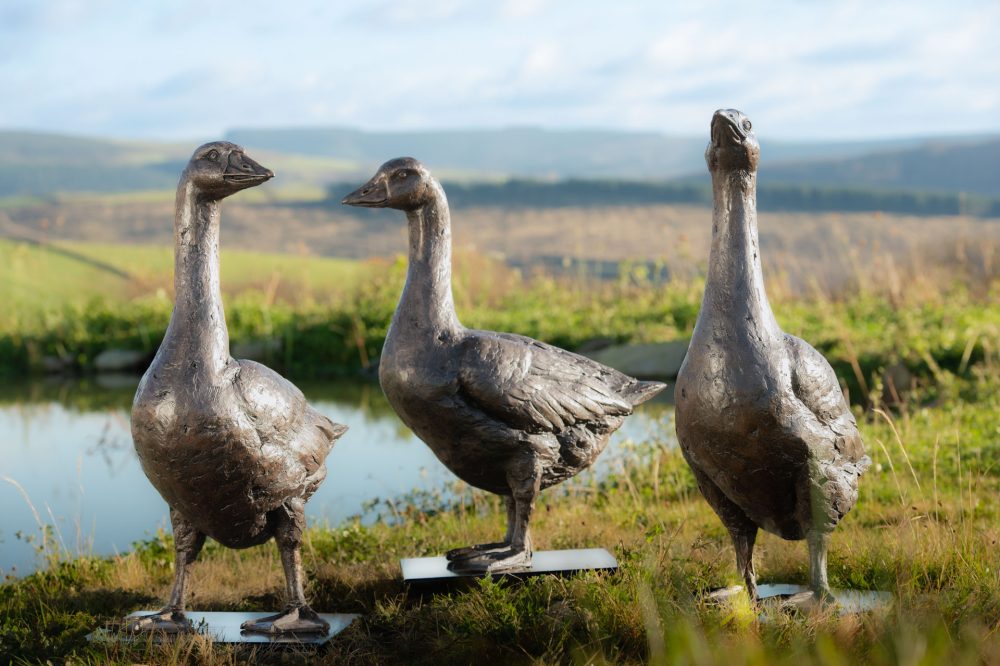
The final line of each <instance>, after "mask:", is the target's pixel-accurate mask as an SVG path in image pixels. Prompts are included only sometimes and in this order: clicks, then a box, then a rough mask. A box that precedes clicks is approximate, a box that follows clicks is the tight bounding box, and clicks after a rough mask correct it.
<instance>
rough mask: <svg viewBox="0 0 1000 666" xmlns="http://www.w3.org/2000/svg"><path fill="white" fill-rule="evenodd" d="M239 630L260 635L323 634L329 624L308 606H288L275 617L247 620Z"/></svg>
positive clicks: (327, 629) (328, 628)
mask: <svg viewBox="0 0 1000 666" xmlns="http://www.w3.org/2000/svg"><path fill="white" fill-rule="evenodd" d="M240 629H241V630H242V631H252V632H256V633H260V634H325V633H327V632H328V631H330V623H329V622H327V621H326V620H324V619H323V618H321V617H320V616H319V614H318V613H317V612H316V611H314V610H313V609H312V608H310V607H309V606H290V607H288V608H286V609H285V610H284V611H282V612H281V613H277V614H275V615H268V616H267V617H262V618H260V619H259V620H247V621H246V622H244V623H243V624H242V625H240Z"/></svg>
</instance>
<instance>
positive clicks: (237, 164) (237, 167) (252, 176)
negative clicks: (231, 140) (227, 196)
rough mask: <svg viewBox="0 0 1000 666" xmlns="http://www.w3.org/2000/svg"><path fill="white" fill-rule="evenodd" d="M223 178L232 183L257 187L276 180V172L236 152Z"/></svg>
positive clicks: (230, 157) (231, 156)
mask: <svg viewBox="0 0 1000 666" xmlns="http://www.w3.org/2000/svg"><path fill="white" fill-rule="evenodd" d="M222 178H223V179H224V180H226V181H227V182H230V183H242V184H246V185H257V184H259V183H263V182H264V181H266V180H271V179H272V178H274V172H273V171H271V170H270V169H268V168H265V167H264V166H262V165H260V164H259V163H257V162H256V161H255V160H252V159H250V158H249V157H247V156H246V155H244V154H242V153H236V152H235V151H234V152H233V153H232V154H231V155H230V156H229V164H228V165H226V171H225V173H224V174H223V175H222Z"/></svg>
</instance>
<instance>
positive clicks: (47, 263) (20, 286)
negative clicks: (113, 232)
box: [0, 240, 368, 316]
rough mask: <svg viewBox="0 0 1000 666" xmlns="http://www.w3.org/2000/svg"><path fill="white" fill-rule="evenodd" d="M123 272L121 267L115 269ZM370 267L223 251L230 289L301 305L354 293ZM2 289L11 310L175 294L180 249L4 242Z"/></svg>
mask: <svg viewBox="0 0 1000 666" xmlns="http://www.w3.org/2000/svg"><path fill="white" fill-rule="evenodd" d="M116 271H117V272H116ZM367 271H368V268H367V267H366V265H365V264H364V263H362V262H358V261H352V260H349V259H331V258H325V257H310V256H294V255H288V254H269V253H264V252H255V251H249V250H223V251H222V284H223V289H224V290H225V291H226V292H227V293H229V294H237V293H240V292H243V291H247V290H257V291H261V292H264V293H265V294H267V295H268V296H269V297H270V298H271V299H280V300H286V301H293V302H298V301H302V300H307V299H310V298H319V297H328V296H330V295H332V294H334V293H337V292H346V291H352V290H354V289H355V288H356V287H357V285H358V284H359V283H360V282H361V281H362V280H363V279H364V278H365V275H366V274H367ZM0 287H2V290H3V292H4V294H5V297H4V305H5V309H6V311H7V314H6V315H0V316H9V315H10V314H11V312H12V311H24V309H31V310H35V309H37V308H38V307H39V306H40V305H44V306H45V307H46V308H50V309H52V308H58V307H61V306H63V305H69V304H82V303H86V302H87V301H89V300H91V299H93V298H95V297H101V298H104V299H106V300H125V299H128V298H133V297H137V296H145V295H153V294H157V293H162V295H163V296H164V297H171V296H172V292H173V249H172V248H170V247H167V246H152V245H121V244H108V243H82V242H71V241H62V242H58V243H56V244H55V245H54V246H53V247H51V248H46V247H38V246H35V245H30V244H27V243H20V242H16V241H9V240H0Z"/></svg>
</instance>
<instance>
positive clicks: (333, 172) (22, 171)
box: [0, 128, 1000, 213]
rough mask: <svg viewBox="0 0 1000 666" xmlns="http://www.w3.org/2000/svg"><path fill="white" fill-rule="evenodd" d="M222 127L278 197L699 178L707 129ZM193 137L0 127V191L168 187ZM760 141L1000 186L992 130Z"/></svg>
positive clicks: (938, 185)
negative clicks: (151, 138)
mask: <svg viewBox="0 0 1000 666" xmlns="http://www.w3.org/2000/svg"><path fill="white" fill-rule="evenodd" d="M227 138H229V139H231V140H233V141H235V142H237V143H240V144H242V145H244V146H246V147H247V148H248V149H249V150H251V151H252V152H253V154H254V156H255V157H257V158H258V159H259V160H260V161H262V162H264V163H266V164H267V165H268V166H269V167H271V168H272V169H274V171H275V172H276V173H277V174H278V178H277V179H276V180H275V182H274V183H272V184H269V185H268V188H267V189H269V190H273V191H275V192H281V193H283V195H282V197H283V198H285V199H296V198H305V199H309V198H316V197H317V193H318V192H321V191H322V189H323V188H324V187H325V186H327V185H328V184H329V183H330V182H333V181H348V180H356V179H358V178H362V177H365V176H367V175H368V174H369V173H370V172H371V170H372V169H373V168H374V167H375V166H377V165H378V164H381V163H382V162H383V161H385V160H386V159H389V158H391V157H396V156H399V155H406V154H409V155H413V156H416V157H419V158H420V159H421V160H422V161H424V162H425V163H426V164H428V165H429V166H430V167H431V168H433V169H434V171H435V173H436V174H437V175H438V176H439V177H441V178H444V179H447V180H452V181H457V182H463V183H477V182H478V183H481V182H487V183H496V182H502V181H506V180H509V179H512V178H513V179H518V178H520V179H529V180H531V181H540V182H541V183H547V182H561V181H566V180H573V179H588V180H592V179H599V180H601V181H604V182H607V181H611V182H623V183H632V182H639V183H656V184H658V185H662V184H664V183H667V182H670V181H679V182H680V183H682V184H684V183H691V182H702V183H704V182H705V180H706V178H707V176H706V174H705V167H704V158H703V153H704V149H705V142H706V140H707V139H706V138H705V137H676V136H668V135H662V134H654V133H634V132H618V131H598V130H575V131H570V130H566V131H556V130H544V129H537V128H511V129H499V130H469V131H460V130H454V131H436V132H435V131H426V132H410V133H405V132H399V133H390V132H383V133H376V132H363V131H360V130H352V129H324V128H316V129H256V130H249V129H238V130H233V131H231V132H229V134H228V136H227ZM197 143H199V142H198V141H191V142H190V143H185V144H178V143H153V142H133V141H118V140H107V139H96V138H82V137H72V136H62V135H54V134H39V133H32V132H16V131H0V197H15V196H16V197H26V196H27V197H43V198H44V197H50V198H51V197H55V196H58V195H60V194H67V193H81V192H89V193H128V192H133V193H134V192H139V191H168V190H171V189H173V187H174V185H175V183H176V181H177V175H178V173H179V172H180V170H181V169H182V168H183V166H184V164H185V162H186V160H187V158H188V156H189V155H190V154H191V152H192V150H193V149H194V147H195V145H196V144H197ZM761 143H762V162H761V183H762V185H775V184H785V185H792V186H794V187H799V186H805V187H807V188H809V189H812V190H815V189H827V190H828V189H830V188H834V189H839V190H853V189H861V190H879V191H894V192H935V193H960V192H961V193H969V194H973V195H979V196H982V197H1000V180H998V179H997V178H996V177H995V174H996V173H998V172H1000V150H998V148H1000V138H998V137H995V136H994V137H962V138H952V139H942V138H937V139H933V138H914V139H903V140H894V141H866V142H847V143H818V142H801V143H789V142H781V141H770V140H768V139H767V138H766V137H763V138H762V139H761ZM515 194H518V193H516V192H512V195H515ZM675 200H676V199H675ZM664 201H665V200H663V199H660V202H664ZM688 201H690V198H689V199H688ZM500 203H501V204H506V203H508V202H500ZM510 203H516V201H513V200H512V201H511V202H510ZM604 203H611V202H610V201H604ZM833 205H834V206H835V204H833ZM834 209H835V208H834ZM856 209H857V208H856V206H855V207H853V208H852V207H850V206H849V207H848V208H847V210H856ZM928 212H930V213H939V212H941V211H939V210H931V211H928Z"/></svg>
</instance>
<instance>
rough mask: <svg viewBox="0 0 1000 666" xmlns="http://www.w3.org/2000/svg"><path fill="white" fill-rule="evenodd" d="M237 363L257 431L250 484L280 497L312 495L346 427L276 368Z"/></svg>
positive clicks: (242, 395)
mask: <svg viewBox="0 0 1000 666" xmlns="http://www.w3.org/2000/svg"><path fill="white" fill-rule="evenodd" d="M238 363H239V366H240V370H239V373H238V374H237V376H236V380H235V386H236V389H237V391H238V394H239V396H240V398H241V402H242V407H243V411H244V414H245V416H246V417H247V419H248V422H249V423H248V425H249V426H250V427H251V428H252V429H253V431H254V432H255V433H256V441H255V442H253V443H252V446H253V447H255V449H256V450H254V451H251V452H250V453H251V455H250V456H249V457H250V458H251V459H252V460H253V461H254V475H253V476H254V486H255V487H259V488H260V491H261V492H262V493H263V494H264V495H266V496H270V497H275V498H277V497H280V498H281V500H280V501H284V500H285V499H287V498H288V497H293V496H301V495H305V496H308V495H310V494H311V493H312V492H313V491H314V490H315V489H316V487H317V486H318V485H319V483H320V482H321V481H322V480H323V478H324V477H325V475H326V471H325V467H324V466H323V462H324V460H325V459H326V456H327V454H329V453H330V450H331V449H332V448H333V444H334V442H335V441H336V440H337V439H338V438H339V437H340V436H341V435H343V434H344V432H346V431H347V427H346V426H343V425H340V424H337V423H334V422H333V421H331V420H330V419H329V418H327V417H326V416H323V415H322V414H320V413H319V412H317V411H316V410H315V409H313V408H312V407H311V406H309V404H308V402H306V398H305V396H304V395H303V394H302V391H300V390H299V389H298V387H296V386H295V385H294V384H292V383H291V382H290V381H288V380H287V379H285V378H284V377H282V376H281V375H279V374H278V373H276V372H275V371H274V370H271V369H270V368H268V367H267V366H265V365H261V364H260V363H256V362H254V361H238ZM280 501H279V502H278V503H279V504H280Z"/></svg>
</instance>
